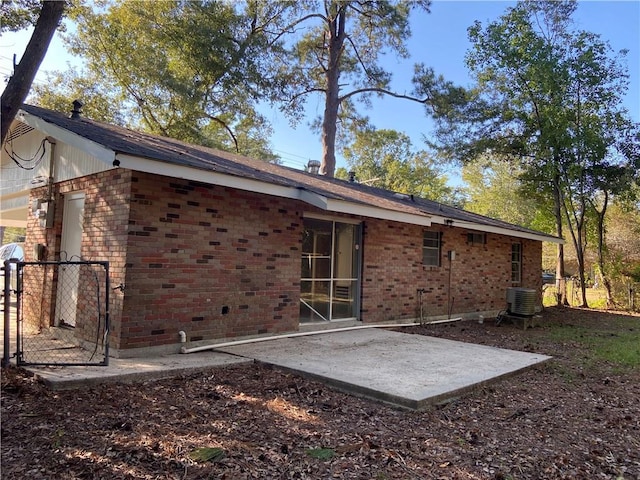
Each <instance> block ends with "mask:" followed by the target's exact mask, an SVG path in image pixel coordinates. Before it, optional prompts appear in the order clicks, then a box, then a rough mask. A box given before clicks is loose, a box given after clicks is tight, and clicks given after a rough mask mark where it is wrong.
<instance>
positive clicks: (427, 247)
mask: <svg viewBox="0 0 640 480" xmlns="http://www.w3.org/2000/svg"><path fill="white" fill-rule="evenodd" d="M441 249H442V241H441V234H440V232H428V231H425V232H424V233H423V237H422V264H423V265H426V266H429V267H439V266H440V253H441Z"/></svg>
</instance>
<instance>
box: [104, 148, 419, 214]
mask: <svg viewBox="0 0 640 480" xmlns="http://www.w3.org/2000/svg"><path fill="white" fill-rule="evenodd" d="M116 160H117V162H116V163H118V164H119V166H120V167H121V168H127V169H130V170H136V171H140V172H146V173H152V174H157V175H165V176H168V177H174V178H182V179H184V180H191V181H198V182H203V183H210V184H212V185H219V186H223V187H230V188H237V189H239V190H245V191H250V192H260V193H263V194H267V195H274V196H276V197H284V198H291V199H294V200H300V201H303V202H305V203H307V204H309V205H313V206H314V207H317V208H319V209H321V210H324V211H327V212H333V213H344V214H349V215H356V216H361V217H371V218H378V219H381V220H393V221H397V222H403V223H412V224H415V225H423V226H429V225H431V220H430V217H429V216H428V215H417V214H411V213H405V212H400V211H395V210H389V209H385V208H380V207H373V206H371V205H364V204H361V203H357V202H349V201H346V200H336V199H332V198H327V197H326V196H324V195H321V194H319V193H315V192H312V191H310V190H308V189H306V188H298V187H289V186H285V185H275V184H273V183H269V182H262V181H260V180H254V179H250V178H246V177H238V176H235V175H229V174H226V173H221V172H216V171H213V170H205V169H196V168H192V167H188V166H181V165H175V164H171V163H166V162H159V161H156V160H151V159H147V158H141V157H136V156H133V155H128V154H122V153H119V154H117V155H116Z"/></svg>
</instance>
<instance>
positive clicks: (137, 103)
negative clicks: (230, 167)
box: [40, 0, 292, 159]
mask: <svg viewBox="0 0 640 480" xmlns="http://www.w3.org/2000/svg"><path fill="white" fill-rule="evenodd" d="M291 8H292V7H291V5H290V4H286V3H284V2H283V3H278V2H263V1H259V0H246V1H243V2H235V3H233V2H223V1H210V2H185V1H180V0H171V1H163V2H139V1H127V0H122V1H109V2H103V4H100V6H98V5H97V4H92V5H91V6H84V7H80V8H77V9H74V10H73V19H74V20H75V21H76V24H77V31H76V33H75V34H74V35H73V36H70V38H69V39H68V41H69V46H70V50H71V52H72V53H73V54H75V55H77V56H81V57H83V58H84V59H85V61H86V71H85V72H83V73H82V74H81V77H80V78H79V79H78V81H82V80H81V79H82V78H84V79H85V81H82V83H83V84H84V85H85V88H90V90H89V91H88V93H89V94H96V95H97V99H98V100H100V99H102V98H108V99H109V100H110V101H111V103H112V104H114V105H116V106H117V108H116V109H115V110H116V111H119V112H121V113H120V116H121V119H124V120H125V121H126V123H127V124H128V125H129V126H136V127H137V128H141V129H143V130H145V131H149V132H152V133H156V134H161V135H165V136H169V137H172V138H178V139H181V140H184V141H189V142H194V143H198V144H202V145H208V146H214V147H218V148H225V149H234V150H236V151H239V152H240V153H245V154H254V155H260V156H262V157H265V156H266V157H267V158H268V159H273V158H274V156H273V155H272V154H271V153H270V152H269V151H268V150H269V149H268V138H267V135H266V134H268V132H269V126H268V124H267V121H266V119H265V118H264V117H263V116H262V115H260V114H259V113H258V111H257V109H256V107H255V106H256V104H257V103H258V102H259V101H265V100H267V101H268V100H273V99H275V98H276V97H277V96H278V94H279V92H280V91H282V89H283V88H285V84H286V82H288V81H289V80H290V77H288V76H287V75H286V74H285V73H281V72H279V71H278V70H277V69H274V68H273V65H274V64H276V63H277V64H280V63H283V61H282V60H281V59H279V58H278V56H280V55H285V51H284V48H283V40H282V35H283V33H284V30H283V27H282V26H281V25H280V22H281V23H282V24H288V23H289V20H288V18H287V12H288V11H289V10H290V9H291ZM87 80H88V81H87ZM61 85H63V86H64V85H66V86H67V87H71V88H70V90H71V91H73V90H75V89H76V88H77V86H78V83H77V82H76V83H74V84H73V85H71V84H68V83H67V84H61ZM40 93H41V94H44V95H45V96H48V97H49V99H50V100H55V101H56V102H57V101H59V100H57V99H55V95H52V92H51V91H41V92H40ZM63 93H65V92H63ZM69 100H72V99H71V98H70V99H69ZM85 103H87V102H85ZM103 105H104V104H103ZM101 110H102V113H105V114H107V115H111V116H113V113H112V112H113V111H114V109H112V110H111V112H108V111H105V110H104V109H103V108H102V107H101Z"/></svg>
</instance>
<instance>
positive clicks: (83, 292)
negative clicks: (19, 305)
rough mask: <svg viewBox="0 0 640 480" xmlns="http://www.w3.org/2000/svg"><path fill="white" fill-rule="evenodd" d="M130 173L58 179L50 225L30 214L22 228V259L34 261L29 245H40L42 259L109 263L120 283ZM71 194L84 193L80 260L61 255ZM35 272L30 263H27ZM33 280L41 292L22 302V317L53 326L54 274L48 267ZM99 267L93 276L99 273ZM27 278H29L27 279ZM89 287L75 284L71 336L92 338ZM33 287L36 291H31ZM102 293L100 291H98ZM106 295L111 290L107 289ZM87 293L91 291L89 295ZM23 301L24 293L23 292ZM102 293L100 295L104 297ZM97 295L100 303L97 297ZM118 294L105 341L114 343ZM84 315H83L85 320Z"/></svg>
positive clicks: (38, 193) (35, 194)
mask: <svg viewBox="0 0 640 480" xmlns="http://www.w3.org/2000/svg"><path fill="white" fill-rule="evenodd" d="M129 177H130V172H128V171H126V170H120V169H118V170H108V171H105V172H102V173H99V174H95V175H88V176H85V177H81V178H77V179H73V180H69V181H65V182H60V183H58V184H56V185H54V188H53V191H52V195H53V198H54V202H53V205H51V204H50V206H49V208H53V209H54V223H53V226H52V228H44V227H41V226H40V225H39V221H38V220H37V219H36V218H35V217H32V216H30V217H29V221H28V227H27V239H26V244H25V256H26V260H27V261H35V260H36V258H35V255H34V247H35V245H36V244H41V245H45V257H44V258H43V260H48V261H58V260H63V261H66V260H74V261H75V260H83V261H109V268H110V279H111V281H112V282H113V283H115V284H118V283H119V282H123V281H124V259H125V256H124V255H125V253H126V242H127V235H126V228H127V218H128V216H129V183H130V180H129ZM73 192H84V194H85V203H84V220H83V232H82V246H81V257H82V258H81V259H77V258H74V259H68V258H66V256H65V255H64V254H62V257H61V252H60V248H61V241H62V221H63V215H64V195H66V194H69V193H73ZM47 195H48V192H47V188H46V187H42V188H39V189H37V190H33V191H32V192H31V200H34V199H38V198H46V197H47ZM29 270H30V271H33V272H36V268H35V267H29ZM41 271H42V273H40V274H38V275H37V276H38V279H37V281H35V279H33V280H34V283H32V284H31V288H34V289H35V288H36V283H37V285H38V287H37V288H39V289H40V292H42V293H41V296H40V295H39V296H38V298H37V299H35V300H33V301H30V302H28V303H27V305H28V306H27V308H26V309H25V320H27V321H28V320H29V318H33V319H37V321H38V322H39V323H40V325H41V326H47V327H48V326H52V325H53V324H54V315H55V308H56V301H57V299H56V287H57V272H56V270H55V269H54V268H53V267H51V266H48V267H46V268H43V269H41ZM81 272H82V273H81V274H80V285H81V287H83V286H86V285H87V282H85V281H83V275H89V276H90V277H91V278H90V279H89V280H92V279H93V278H94V276H93V273H92V272H91V271H90V270H89V267H85V268H83V269H82V270H81ZM101 273H102V270H101V269H98V270H97V271H96V274H98V275H100V278H102V279H104V275H101ZM30 281H31V280H30ZM91 284H92V287H91V290H89V289H88V288H80V289H79V290H78V293H79V295H80V296H79V298H78V302H77V320H78V321H77V323H76V329H75V335H76V338H78V339H79V340H86V341H88V342H94V341H95V338H96V327H97V323H94V322H95V318H96V312H97V302H96V299H95V297H96V295H95V293H96V292H95V290H94V289H93V283H91ZM34 291H35V290H34ZM101 293H102V295H104V291H102V292H101ZM110 293H111V292H110ZM87 295H90V296H91V297H90V298H89V297H88V296H87ZM24 298H25V299H28V298H29V296H28V295H25V297H24ZM103 298H104V297H102V299H103ZM102 299H101V301H102ZM121 300H122V299H121V298H120V297H118V296H117V295H113V294H111V302H110V316H111V329H110V332H111V335H110V344H111V345H112V346H114V347H115V348H118V347H119V329H120V324H119V319H120V314H119V312H120V309H121V307H122V302H121ZM104 312H105V305H103V304H102V305H101V313H102V314H104ZM83 319H87V320H86V321H84V320H83Z"/></svg>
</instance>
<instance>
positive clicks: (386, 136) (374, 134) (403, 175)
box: [343, 128, 453, 201]
mask: <svg viewBox="0 0 640 480" xmlns="http://www.w3.org/2000/svg"><path fill="white" fill-rule="evenodd" d="M354 137H355V138H354V141H353V143H351V144H350V145H348V146H346V147H345V148H344V149H343V153H344V157H345V159H346V161H347V164H348V165H349V168H350V170H351V171H353V172H354V173H355V175H356V179H357V180H358V181H359V182H360V183H365V184H368V185H372V186H376V187H380V188H385V189H387V190H391V191H394V192H399V193H407V194H413V195H417V196H420V197H423V198H429V199H432V200H439V201H446V200H449V199H451V197H452V195H453V191H452V189H451V188H450V187H448V186H447V177H446V176H445V175H442V174H441V173H440V172H439V171H438V170H437V168H438V165H437V164H436V162H435V160H434V159H433V158H431V157H430V156H429V155H428V154H427V152H425V151H416V150H414V148H413V146H412V144H411V140H410V139H409V137H408V136H406V135H405V134H403V133H400V132H397V131H395V130H375V129H373V128H368V129H366V130H359V131H356V132H355V135H354Z"/></svg>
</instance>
